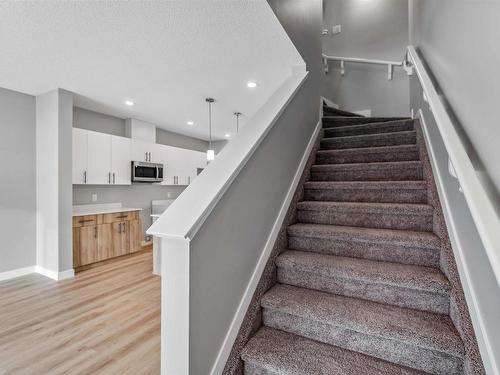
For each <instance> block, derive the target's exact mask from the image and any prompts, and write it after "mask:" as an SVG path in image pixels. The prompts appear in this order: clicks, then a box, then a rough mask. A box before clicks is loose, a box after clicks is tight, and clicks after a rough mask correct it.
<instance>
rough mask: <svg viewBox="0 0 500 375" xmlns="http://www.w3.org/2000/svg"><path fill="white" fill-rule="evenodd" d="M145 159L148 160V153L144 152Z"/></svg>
mask: <svg viewBox="0 0 500 375" xmlns="http://www.w3.org/2000/svg"><path fill="white" fill-rule="evenodd" d="M146 161H148V153H147V152H146Z"/></svg>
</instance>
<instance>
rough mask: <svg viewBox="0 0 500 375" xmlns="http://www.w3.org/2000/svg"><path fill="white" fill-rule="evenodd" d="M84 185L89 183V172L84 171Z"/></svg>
mask: <svg viewBox="0 0 500 375" xmlns="http://www.w3.org/2000/svg"><path fill="white" fill-rule="evenodd" d="M83 183H84V184H86V183H87V171H84V172H83Z"/></svg>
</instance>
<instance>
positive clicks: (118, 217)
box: [116, 215, 128, 219]
mask: <svg viewBox="0 0 500 375" xmlns="http://www.w3.org/2000/svg"><path fill="white" fill-rule="evenodd" d="M126 217H128V215H120V216H117V217H116V218H117V219H124V218H126Z"/></svg>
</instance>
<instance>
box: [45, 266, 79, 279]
mask: <svg viewBox="0 0 500 375" xmlns="http://www.w3.org/2000/svg"><path fill="white" fill-rule="evenodd" d="M36 272H37V273H39V274H40V275H43V276H45V277H48V278H50V279H52V280H56V281H59V280H64V279H70V278H72V277H74V276H75V270H74V269H69V270H66V271H62V272H57V271H52V270H49V269H47V268H44V267H41V266H36Z"/></svg>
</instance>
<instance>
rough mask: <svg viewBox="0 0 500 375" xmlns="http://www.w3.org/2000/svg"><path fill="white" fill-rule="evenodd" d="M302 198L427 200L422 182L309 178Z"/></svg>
mask: <svg viewBox="0 0 500 375" xmlns="http://www.w3.org/2000/svg"><path fill="white" fill-rule="evenodd" d="M304 199H306V200H315V201H337V202H380V203H426V202H427V183H426V182H425V181H349V182H328V181H309V182H306V183H305V185H304Z"/></svg>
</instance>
